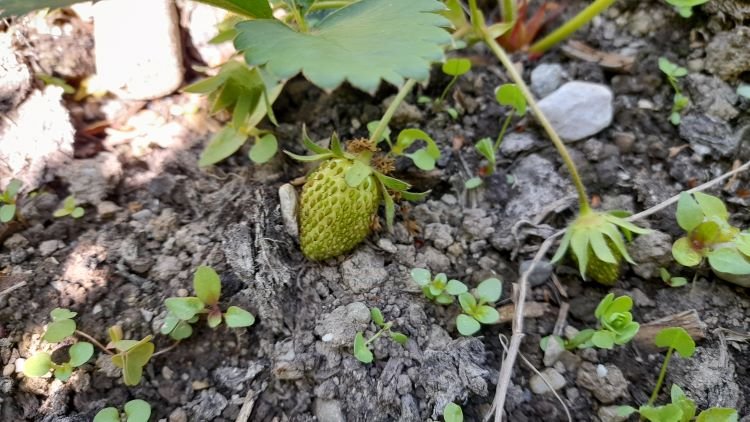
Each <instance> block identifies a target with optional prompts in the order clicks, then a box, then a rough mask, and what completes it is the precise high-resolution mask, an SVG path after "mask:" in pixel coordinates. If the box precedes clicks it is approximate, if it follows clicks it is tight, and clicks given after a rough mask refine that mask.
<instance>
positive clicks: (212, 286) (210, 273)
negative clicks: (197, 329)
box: [182, 265, 221, 319]
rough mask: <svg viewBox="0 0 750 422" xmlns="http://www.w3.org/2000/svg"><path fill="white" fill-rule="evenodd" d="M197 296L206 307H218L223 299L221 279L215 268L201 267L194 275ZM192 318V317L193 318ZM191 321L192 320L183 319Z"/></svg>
mask: <svg viewBox="0 0 750 422" xmlns="http://www.w3.org/2000/svg"><path fill="white" fill-rule="evenodd" d="M193 289H194V290H195V295H196V296H198V299H200V300H201V302H203V303H204V304H205V305H209V306H211V305H216V304H217V303H219V298H220V297H221V279H220V278H219V274H217V273H216V271H214V269H213V268H211V267H208V266H205V265H201V266H199V267H198V268H197V269H196V270H195V275H193ZM191 317H192V316H191ZM182 319H190V318H182Z"/></svg>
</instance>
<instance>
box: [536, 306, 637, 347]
mask: <svg viewBox="0 0 750 422" xmlns="http://www.w3.org/2000/svg"><path fill="white" fill-rule="evenodd" d="M631 309H633V299H631V298H630V296H620V297H617V298H616V297H615V295H614V294H613V293H610V294H608V295H607V296H605V297H604V299H602V300H601V302H599V305H598V306H597V307H596V310H595V311H594V316H596V319H597V320H598V321H599V328H598V329H596V330H595V329H593V328H588V329H585V330H582V331H580V332H579V333H578V334H577V335H576V336H575V337H573V338H572V339H570V340H564V339H562V338H560V337H557V336H547V337H544V338H543V339H542V341H541V343H540V346H541V348H542V350H545V349H546V348H547V344H548V342H549V341H550V339H552V340H554V341H557V342H558V343H560V344H561V345H562V346H563V347H565V349H566V350H573V349H586V348H589V347H598V348H600V349H612V348H613V347H614V346H615V345H618V346H621V345H623V344H627V342H629V341H630V340H631V339H632V338H633V337H635V335H636V334H637V333H638V330H639V329H640V324H638V323H637V322H635V321H633V314H632V313H630V310H631Z"/></svg>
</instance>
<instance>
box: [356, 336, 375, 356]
mask: <svg viewBox="0 0 750 422" xmlns="http://www.w3.org/2000/svg"><path fill="white" fill-rule="evenodd" d="M354 357H355V358H357V360H358V361H360V362H362V363H371V362H372V360H373V358H374V356H373V355H372V352H371V351H370V349H368V348H367V344H366V342H365V336H364V335H363V334H362V333H357V334H356V335H355V336H354Z"/></svg>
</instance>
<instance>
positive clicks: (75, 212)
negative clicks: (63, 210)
mask: <svg viewBox="0 0 750 422" xmlns="http://www.w3.org/2000/svg"><path fill="white" fill-rule="evenodd" d="M84 213H85V211H84V210H83V208H81V207H75V208H73V211H72V212H71V213H70V216H71V217H73V218H81V217H83V214H84Z"/></svg>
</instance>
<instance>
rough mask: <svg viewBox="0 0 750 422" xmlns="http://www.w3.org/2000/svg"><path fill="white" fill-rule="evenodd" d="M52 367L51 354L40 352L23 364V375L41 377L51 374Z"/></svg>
mask: <svg viewBox="0 0 750 422" xmlns="http://www.w3.org/2000/svg"><path fill="white" fill-rule="evenodd" d="M52 365H53V364H52V357H51V356H50V354H49V353H44V352H39V353H36V354H34V355H33V356H31V357H30V358H28V359H26V362H24V364H23V374H24V375H26V376H27V377H41V376H44V375H47V373H49V371H50V369H52Z"/></svg>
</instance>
